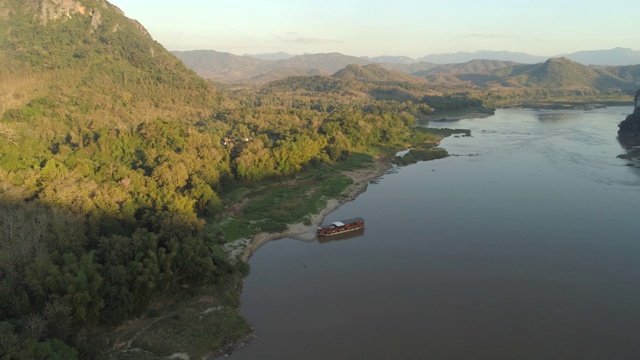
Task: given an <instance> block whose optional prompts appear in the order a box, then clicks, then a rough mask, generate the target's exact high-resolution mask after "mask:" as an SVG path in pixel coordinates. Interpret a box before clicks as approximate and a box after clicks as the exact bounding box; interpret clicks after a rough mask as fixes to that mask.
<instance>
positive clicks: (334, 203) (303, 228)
mask: <svg viewBox="0 0 640 360" xmlns="http://www.w3.org/2000/svg"><path fill="white" fill-rule="evenodd" d="M391 167H393V165H391V163H390V162H389V161H388V159H376V160H375V162H374V165H373V167H371V168H366V169H359V170H354V171H343V172H342V173H343V174H344V175H346V176H348V177H349V178H351V180H353V184H351V185H349V187H347V189H346V190H345V191H344V192H343V194H342V196H341V197H340V198H334V199H329V200H327V205H326V206H325V207H324V208H323V209H322V210H321V211H320V212H318V213H317V214H312V215H310V223H311V224H310V225H305V224H303V223H295V224H290V225H289V228H288V229H287V230H286V231H283V232H280V233H267V232H261V233H258V234H256V235H254V236H253V238H252V239H251V241H250V242H248V241H246V239H245V240H244V241H245V242H244V244H246V245H245V247H244V250H243V251H242V253H241V254H240V259H241V260H242V261H244V262H247V261H248V260H249V258H250V257H251V255H253V254H254V253H255V252H256V251H257V250H258V249H259V248H260V247H262V246H263V245H264V244H266V243H268V242H269V241H273V240H278V239H283V238H293V239H298V240H303V241H314V240H315V239H316V229H317V227H318V226H319V225H321V224H322V222H323V221H324V218H325V217H326V216H327V215H328V214H330V213H331V212H333V211H334V210H336V209H337V208H339V207H340V206H341V205H343V204H345V203H347V202H349V201H352V200H354V199H355V198H356V197H357V196H358V195H360V194H362V193H363V192H365V191H366V190H367V186H368V185H369V181H370V180H373V179H375V178H378V177H380V176H382V175H384V173H386V172H387V170H389V169H390V168H391Z"/></svg>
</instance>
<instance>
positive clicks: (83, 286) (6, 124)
mask: <svg viewBox="0 0 640 360" xmlns="http://www.w3.org/2000/svg"><path fill="white" fill-rule="evenodd" d="M0 21H1V23H0V59H1V60H2V66H1V67H0V97H1V98H2V101H1V102H0V104H1V106H2V108H1V109H0V116H1V117H0V342H1V344H0V358H11V359H13V358H17V359H31V358H64V359H72V358H75V357H80V358H93V357H100V356H101V355H104V353H103V352H102V351H106V350H108V349H111V351H116V350H117V346H116V345H114V344H107V343H106V341H104V337H102V336H101V335H100V334H104V333H105V331H106V330H105V329H107V328H108V327H109V326H116V325H119V324H122V323H123V322H125V321H126V320H129V319H132V318H137V317H154V316H158V314H157V313H156V312H155V311H156V310H155V309H156V308H155V307H154V308H152V309H150V308H149V305H150V304H154V303H156V304H157V303H158V302H161V301H162V299H165V298H167V297H175V296H180V294H183V293H184V292H187V294H191V293H192V292H194V291H196V290H194V289H197V288H198V287H199V286H202V285H205V284H206V285H207V286H209V287H210V288H212V289H213V290H212V292H211V294H212V295H211V296H209V297H208V298H209V299H214V300H215V301H214V300H211V301H214V304H215V305H216V306H218V307H220V308H223V309H224V310H221V311H217V312H213V313H210V314H209V313H207V314H209V315H208V317H207V319H209V320H207V321H209V322H207V323H206V324H205V325H207V324H209V325H207V329H210V330H209V331H211V332H212V333H214V335H212V336H211V337H210V338H209V340H208V344H210V345H209V346H210V347H211V348H212V349H211V350H212V351H213V350H216V349H219V348H222V347H224V346H226V345H227V344H228V342H230V341H233V340H234V339H236V338H237V337H239V336H241V335H242V333H245V334H246V333H247V332H248V331H249V327H248V325H247V324H246V323H245V322H244V321H243V320H242V319H241V318H240V317H239V315H238V313H237V311H236V307H237V306H238V303H237V301H238V300H237V297H236V296H235V294H236V293H237V291H238V286H239V284H240V282H239V279H240V278H241V276H242V275H243V274H245V273H246V270H247V268H246V265H245V264H244V263H242V262H241V261H238V262H231V261H229V259H228V256H227V254H225V253H224V251H223V250H222V245H223V244H224V243H225V242H226V241H227V240H226V237H227V236H226V234H225V233H224V232H222V231H221V227H219V226H218V225H217V222H218V221H219V220H220V216H221V215H222V214H223V213H224V209H225V207H226V206H227V205H228V204H227V203H226V202H225V196H226V195H227V194H229V193H230V192H231V191H232V190H234V189H236V188H237V187H239V186H241V185H246V184H251V183H254V182H257V181H263V180H270V179H278V178H281V177H291V176H294V175H295V174H297V173H299V172H300V171H302V170H304V169H309V168H313V167H324V166H327V164H336V163H337V162H340V161H342V160H344V159H346V158H348V157H349V155H350V154H353V153H356V152H365V151H369V150H370V149H372V148H390V149H393V148H395V147H399V146H405V145H406V144H407V141H409V138H413V139H414V141H416V140H415V139H418V140H417V141H421V138H420V136H421V135H420V134H418V135H417V136H418V137H417V138H416V135H415V134H414V132H413V130H412V126H413V124H414V122H415V118H414V115H416V114H420V113H428V112H430V111H431V109H432V107H433V104H445V103H446V104H449V105H450V106H453V107H465V106H467V104H468V101H467V100H468V99H466V98H464V97H461V96H458V97H447V98H439V97H433V96H431V94H432V93H431V92H430V91H429V90H428V89H427V88H424V87H422V86H421V85H420V84H419V83H407V84H404V83H403V82H402V81H400V82H398V81H396V80H395V78H396V76H397V75H394V74H391V73H387V72H384V71H382V70H383V69H380V68H375V67H374V68H366V69H365V68H360V67H352V68H349V69H347V70H345V72H344V73H343V74H342V75H341V76H336V77H326V76H318V77H304V78H290V79H288V80H282V82H279V83H272V84H268V85H266V86H265V87H263V88H259V89H241V90H233V91H215V90H214V89H213V88H212V87H211V85H210V84H208V83H207V82H205V81H204V80H202V79H201V78H199V77H198V76H197V75H196V74H195V73H193V72H192V71H191V70H188V69H186V68H185V67H184V65H182V63H181V62H180V61H179V60H178V59H176V58H175V57H173V56H172V55H171V54H170V53H169V52H167V51H166V50H165V49H163V48H162V46H160V45H159V44H158V43H156V42H155V41H153V39H151V37H150V36H149V35H148V34H147V32H146V31H145V30H144V28H143V27H142V26H141V25H140V24H138V23H136V22H135V21H132V20H130V19H127V18H126V17H125V16H124V15H123V14H122V12H120V11H119V10H118V9H117V8H115V7H113V6H112V5H110V4H109V3H107V2H106V1H102V0H79V1H74V0H61V1H53V0H29V1H20V0H5V1H2V2H1V3H0ZM385 71H386V70H385ZM347 74H352V75H348V76H347ZM390 91H391V92H390ZM396 92H397V94H400V93H402V94H405V95H407V96H409V97H410V99H411V101H408V100H407V99H408V98H409V97H404V95H403V96H401V97H398V96H396V95H397V94H396ZM380 94H383V95H384V96H381V95H380ZM472 102H475V103H476V105H477V100H474V101H472ZM436 106H439V105H436ZM425 139H426V138H425ZM302 196H316V195H313V194H305V195H302ZM301 200H304V199H301ZM262 216H263V217H265V218H264V219H261V220H260V221H255V222H252V223H251V224H250V226H253V227H254V228H253V229H251V231H260V230H268V229H272V228H274V226H273V223H274V222H275V221H276V220H274V219H269V216H270V215H269V214H263V215H262ZM283 221H285V220H283ZM277 225H278V226H279V225H281V223H277ZM164 301H165V302H166V301H169V300H164ZM216 301H219V302H216ZM203 326H204V325H203ZM223 329H227V330H223ZM228 329H232V330H228ZM225 331H226V332H225ZM233 331H236V332H233ZM189 341H191V339H190V340H189ZM129 346H131V345H130V344H129ZM105 349H106V350H105ZM166 351H171V349H168V350H166ZM170 354H171V353H169V354H167V355H170ZM201 355H204V354H201Z"/></svg>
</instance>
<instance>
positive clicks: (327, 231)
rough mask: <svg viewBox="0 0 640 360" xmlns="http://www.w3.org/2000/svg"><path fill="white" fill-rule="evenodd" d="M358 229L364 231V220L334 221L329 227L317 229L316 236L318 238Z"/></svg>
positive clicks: (358, 218)
mask: <svg viewBox="0 0 640 360" xmlns="http://www.w3.org/2000/svg"><path fill="white" fill-rule="evenodd" d="M360 229H364V219H363V218H361V217H357V218H353V219H347V220H341V221H334V222H332V223H331V224H329V225H325V226H321V227H319V228H318V231H317V234H318V236H329V235H336V234H342V233H345V232H348V231H355V230H360Z"/></svg>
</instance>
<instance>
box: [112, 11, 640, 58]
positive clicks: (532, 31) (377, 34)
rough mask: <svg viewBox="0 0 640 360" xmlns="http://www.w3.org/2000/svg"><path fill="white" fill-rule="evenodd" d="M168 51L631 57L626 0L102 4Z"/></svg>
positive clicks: (634, 38) (636, 45)
mask: <svg viewBox="0 0 640 360" xmlns="http://www.w3.org/2000/svg"><path fill="white" fill-rule="evenodd" d="M108 1H110V2H111V3H112V4H114V5H116V6H118V7H119V8H120V9H122V10H123V11H124V12H125V14H126V15H127V16H128V17H130V18H133V19H136V20H138V21H139V22H140V23H142V25H143V26H144V27H145V28H146V29H147V30H148V31H149V32H150V33H151V35H152V36H153V38H154V39H155V40H156V41H158V42H159V43H161V44H162V45H164V46H165V47H166V48H167V49H169V50H199V49H203V50H216V51H224V52H230V53H232V54H236V55H243V54H262V53H273V52H278V51H284V52H287V53H290V54H303V53H327V52H339V53H342V54H345V55H353V56H379V55H404V56H409V57H412V58H418V57H421V56H425V55H429V54H441V53H453V52H458V51H468V52H473V51H477V50H494V51H501V50H507V51H514V52H525V53H529V54H533V55H542V56H554V55H559V54H563V53H572V52H576V51H580V50H603V49H612V48H614V47H625V48H631V49H633V50H640V36H638V32H639V30H640V25H638V24H639V23H638V22H637V21H636V19H638V17H639V16H640V2H638V1H633V0H608V1H593V0H581V1H577V0H575V1H574V0H555V1H551V0H536V1H528V0H527V1H525V0H485V1H483V0H423V1H421V0H298V1H296V0H180V1H175V0H172V1H168V0H108Z"/></svg>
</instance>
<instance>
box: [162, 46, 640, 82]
mask: <svg viewBox="0 0 640 360" xmlns="http://www.w3.org/2000/svg"><path fill="white" fill-rule="evenodd" d="M173 54H174V55H176V56H177V57H178V58H180V59H181V60H182V61H183V62H184V63H185V65H187V67H189V68H190V69H192V70H194V71H195V72H196V73H198V74H199V75H200V76H202V77H204V78H206V79H209V80H212V81H217V82H221V83H267V82H270V81H273V80H279V79H283V78H286V77H290V76H314V75H331V74H334V73H336V72H338V71H340V70H341V69H344V68H345V67H347V66H349V65H358V66H371V65H376V66H379V67H382V68H385V69H387V70H390V71H393V72H395V74H396V75H395V76H396V77H397V78H398V81H406V75H410V76H412V77H415V78H417V80H418V81H421V82H423V83H425V84H429V85H430V86H432V87H435V88H440V89H454V88H459V89H465V88H466V89H469V88H474V89H485V90H487V89H504V88H512V89H517V88H553V89H565V90H574V89H583V90H585V89H586V90H610V89H619V90H621V91H624V92H629V91H633V90H634V89H636V88H637V87H638V86H639V85H640V65H624V66H622V65H617V66H612V65H585V64H584V62H595V60H597V59H601V58H602V57H603V56H605V54H609V56H610V58H609V60H608V61H609V63H625V62H626V63H633V61H632V60H633V59H634V56H637V57H638V61H637V62H636V64H638V63H640V52H635V51H633V50H629V49H620V48H617V49H612V50H607V51H604V50H603V51H583V52H579V53H574V54H570V55H567V56H566V57H565V56H563V57H554V58H542V57H541V58H539V59H538V60H539V61H538V62H533V61H534V60H536V59H537V58H534V57H533V56H532V55H527V54H519V53H509V52H476V53H473V54H471V53H458V54H452V55H451V57H450V58H446V57H445V55H442V56H440V57H439V58H438V59H439V60H438V59H435V60H436V61H444V60H446V59H449V60H451V61H450V62H448V63H446V64H439V63H436V62H426V61H416V60H412V59H410V58H407V57H393V56H383V57H377V58H360V57H354V56H347V55H343V54H339V53H328V54H304V55H298V56H291V57H285V56H284V54H283V53H278V54H274V56H273V59H275V60H267V58H269V56H267V55H260V56H259V57H260V58H256V57H255V56H238V55H233V54H230V53H222V52H217V51H213V50H199V51H174V52H173ZM465 54H466V55H465ZM616 54H617V55H616ZM483 56H486V57H487V58H491V57H493V58H499V59H479V58H476V59H473V60H467V59H468V58H473V57H483ZM572 58H573V59H593V61H586V60H583V63H580V62H578V61H576V60H573V59H572ZM422 59H425V58H422ZM509 59H519V60H520V61H514V60H509ZM625 59H626V60H625ZM464 60H466V61H464Z"/></svg>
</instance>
